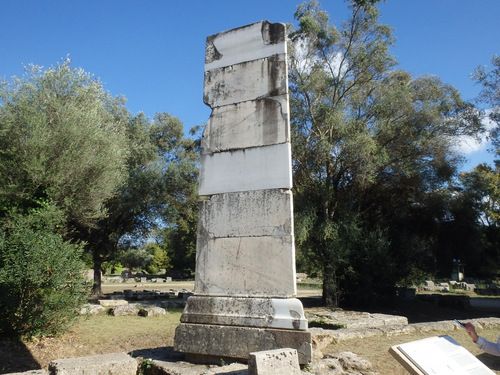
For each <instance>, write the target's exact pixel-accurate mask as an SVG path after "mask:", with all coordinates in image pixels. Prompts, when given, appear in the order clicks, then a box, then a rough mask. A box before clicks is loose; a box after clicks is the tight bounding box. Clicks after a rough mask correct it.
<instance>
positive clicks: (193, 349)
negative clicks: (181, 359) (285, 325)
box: [174, 323, 312, 364]
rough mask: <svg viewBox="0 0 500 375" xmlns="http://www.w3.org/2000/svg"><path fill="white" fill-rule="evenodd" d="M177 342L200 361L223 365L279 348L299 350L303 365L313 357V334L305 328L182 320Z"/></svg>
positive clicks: (178, 349)
mask: <svg viewBox="0 0 500 375" xmlns="http://www.w3.org/2000/svg"><path fill="white" fill-rule="evenodd" d="M174 345H175V346H174V349H175V350H176V351H178V352H184V353H186V358H187V359H188V360H190V361H194V362H198V363H213V364H220V362H221V359H224V360H226V359H228V358H229V359H234V360H237V361H242V362H246V361H248V356H249V353H251V352H260V351H264V350H272V349H279V348H292V349H296V350H297V352H298V356H299V363H300V364H307V363H309V362H311V359H312V346H311V333H310V332H309V331H303V330H289V329H272V328H255V327H238V326H226V325H210V324H191V323H181V324H180V325H179V326H178V327H177V329H176V331H175V344H174Z"/></svg>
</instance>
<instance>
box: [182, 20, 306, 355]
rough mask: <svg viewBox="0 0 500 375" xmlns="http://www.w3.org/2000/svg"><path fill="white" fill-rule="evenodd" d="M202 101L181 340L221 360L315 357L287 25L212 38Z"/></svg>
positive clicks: (191, 351)
mask: <svg viewBox="0 0 500 375" xmlns="http://www.w3.org/2000/svg"><path fill="white" fill-rule="evenodd" d="M204 101H205V103H206V104H207V105H209V106H210V107H211V108H212V114H211V116H210V119H209V121H208V123H207V126H206V128H205V131H204V133H203V139H202V156H201V168H200V187H199V194H200V195H201V196H203V197H204V199H203V200H202V201H201V202H200V206H199V209H200V210H199V222H198V240H197V259H196V278H195V290H194V294H195V295H194V296H193V297H190V298H189V299H188V301H187V305H186V309H185V310H184V313H183V315H182V318H181V322H182V323H181V325H180V326H179V327H178V328H177V331H176V338H175V348H176V350H178V351H183V352H186V353H187V354H188V355H191V357H192V358H193V359H194V356H196V358H197V359H200V356H201V357H203V356H204V357H205V359H209V358H214V359H215V361H216V362H217V357H230V358H238V359H244V360H245V359H247V358H248V355H249V353H250V352H255V351H261V350H270V349H276V348H283V347H289V348H294V349H297V350H298V352H299V360H300V362H301V363H306V362H309V361H310V359H311V344H310V343H311V337H310V333H309V332H308V331H307V320H306V318H305V316H304V312H303V308H302V304H301V302H300V301H299V300H297V299H296V298H294V297H295V296H296V281H295V248H294V236H293V198H292V193H291V190H290V189H291V187H292V169H291V145H290V126H289V114H288V113H289V110H288V79H287V56H286V33H285V25H283V24H271V23H269V22H267V21H263V22H258V23H255V24H252V25H248V26H244V27H241V28H238V29H234V30H229V31H226V32H222V33H219V34H216V35H213V36H210V37H208V38H207V46H206V62H205V88H204ZM196 337H199V341H203V342H198V343H197V342H196V341H197V340H196ZM234 341H237V342H234ZM228 348H231V350H229V349H228ZM235 348H236V349H235Z"/></svg>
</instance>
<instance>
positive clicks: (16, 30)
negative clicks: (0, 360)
mask: <svg viewBox="0 0 500 375" xmlns="http://www.w3.org/2000/svg"><path fill="white" fill-rule="evenodd" d="M300 3H301V0H253V1H242V0H178V1H172V0H142V1H139V0H44V1H41V0H15V1H12V0H0V14H1V15H2V16H1V23H0V51H1V53H0V76H1V77H10V76H13V75H17V76H20V75H22V74H23V65H27V64H30V63H33V64H36V65H41V66H45V67H49V66H54V65H56V64H57V63H58V62H59V61H61V59H64V58H65V57H66V56H68V55H69V57H70V58H71V60H72V65H73V66H74V67H82V68H83V69H85V70H86V71H87V72H90V73H92V74H93V75H94V76H96V77H99V78H100V79H101V81H102V82H103V83H104V87H105V88H106V89H107V90H108V91H110V92H111V93H112V94H113V95H118V94H123V95H125V97H126V98H127V99H128V103H127V107H128V108H129V110H130V111H131V112H133V113H138V112H139V111H143V112H145V113H146V115H148V116H152V115H153V114H154V113H155V112H163V111H167V112H169V113H171V114H172V115H174V116H176V117H178V118H179V119H180V120H181V121H182V122H183V123H184V125H185V128H186V130H187V129H189V128H190V127H192V126H194V125H198V124H203V123H205V122H206V121H207V119H208V117H209V115H210V110H209V108H208V107H206V106H205V104H203V68H204V54H205V39H206V37H207V36H208V35H211V34H215V33H218V32H221V31H224V30H228V29H232V28H235V27H239V26H243V25H246V24H250V23H253V22H257V21H261V20H269V21H271V22H284V23H289V22H293V21H294V19H293V14H294V12H295V10H296V8H297V5H298V4H300ZM320 3H321V5H322V7H323V9H325V10H326V11H327V12H328V13H329V15H330V17H331V19H332V20H333V21H334V23H335V24H336V25H337V26H340V24H341V22H342V21H344V20H346V18H347V16H348V14H349V12H348V8H347V3H346V2H344V1H343V0H323V1H320ZM380 10H381V15H382V16H381V21H382V22H383V23H385V24H388V25H390V26H392V27H393V28H394V35H395V37H396V45H395V47H394V48H393V50H392V53H393V54H394V55H395V56H396V59H397V61H398V62H399V63H400V67H401V68H402V69H405V70H407V71H409V72H410V73H412V74H413V75H415V76H417V75H422V74H434V75H437V76H439V77H441V79H442V80H443V81H444V82H447V83H450V84H452V85H453V86H455V87H456V88H457V89H458V90H459V91H460V92H461V93H462V95H463V97H464V98H465V99H472V98H474V97H475V96H476V95H477V93H478V92H479V87H477V86H475V85H474V83H473V81H472V80H471V79H470V77H469V76H470V74H471V73H472V72H473V71H474V68H475V67H476V66H478V65H489V64H490V61H491V57H492V56H493V55H495V54H500V28H499V27H498V15H499V14H500V1H499V0H475V1H472V0H387V1H386V2H385V3H382V4H381V5H380ZM466 156H467V157H468V158H469V159H470V162H469V163H468V164H467V165H466V166H465V169H470V168H472V167H473V166H475V165H476V164H477V163H479V162H484V161H487V162H489V161H491V156H490V155H489V154H488V153H486V152H485V150H484V146H483V148H482V149H480V150H479V151H476V152H473V153H469V154H467V155H466Z"/></svg>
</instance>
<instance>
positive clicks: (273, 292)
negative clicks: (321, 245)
mask: <svg viewBox="0 0 500 375" xmlns="http://www.w3.org/2000/svg"><path fill="white" fill-rule="evenodd" d="M194 292H195V295H204V296H233V297H278V298H280V297H281V298H286V297H293V296H295V295H296V293H297V289H296V284H295V248H294V243H293V237H292V236H284V237H239V238H238V237H235V238H213V239H211V238H207V237H205V238H204V239H203V238H200V237H198V243H197V253H196V277H195V287H194Z"/></svg>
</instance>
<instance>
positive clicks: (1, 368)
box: [0, 338, 41, 374]
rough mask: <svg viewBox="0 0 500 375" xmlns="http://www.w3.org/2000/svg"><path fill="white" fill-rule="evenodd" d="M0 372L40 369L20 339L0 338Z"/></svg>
mask: <svg viewBox="0 0 500 375" xmlns="http://www.w3.org/2000/svg"><path fill="white" fill-rule="evenodd" d="M0 358H1V360H0V374H8V373H10V372H24V371H30V370H39V369H41V367H40V364H39V363H38V362H37V361H36V360H35V358H33V356H32V355H31V352H30V351H29V350H28V348H27V347H26V345H24V343H23V342H22V341H21V340H18V339H15V338H8V339H2V340H0Z"/></svg>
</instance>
